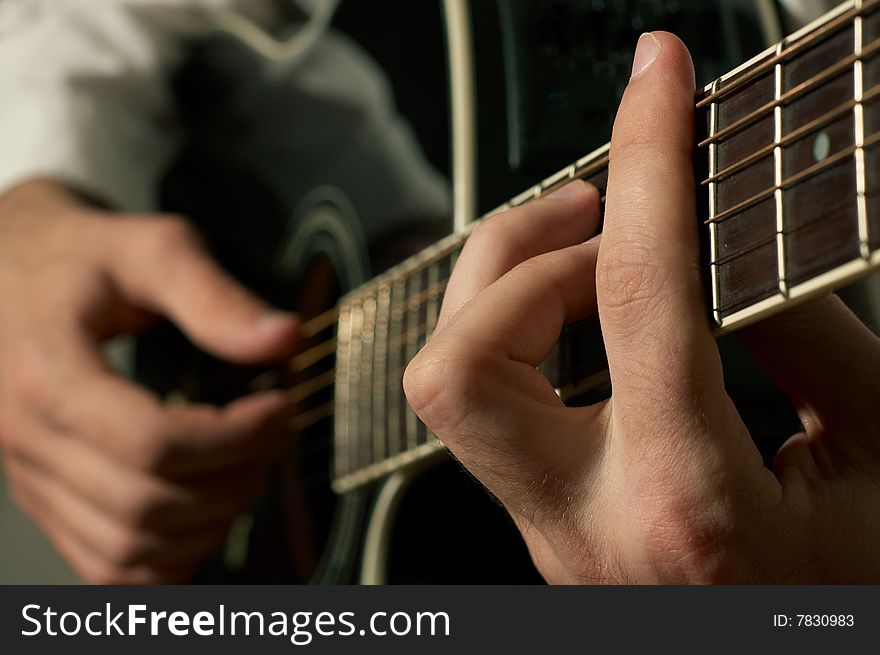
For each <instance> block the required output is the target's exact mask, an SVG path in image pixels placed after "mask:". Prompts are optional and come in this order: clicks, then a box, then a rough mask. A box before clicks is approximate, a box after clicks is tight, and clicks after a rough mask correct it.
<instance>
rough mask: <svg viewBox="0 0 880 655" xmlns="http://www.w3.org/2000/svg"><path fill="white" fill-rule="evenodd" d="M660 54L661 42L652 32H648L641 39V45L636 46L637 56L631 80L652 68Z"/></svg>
mask: <svg viewBox="0 0 880 655" xmlns="http://www.w3.org/2000/svg"><path fill="white" fill-rule="evenodd" d="M659 54H660V42H659V41H658V40H657V37H655V36H654V35H653V34H651V33H650V32H646V33H644V34H642V35H641V36H640V37H639V43H638V45H636V55H635V57H634V58H633V67H632V74H631V75H630V79H632V78H634V77H638V76H639V75H641V74H642V73H644V72H645V71H646V70H648V69H649V68H650V67H651V64H653V63H654V60H655V59H657V55H659Z"/></svg>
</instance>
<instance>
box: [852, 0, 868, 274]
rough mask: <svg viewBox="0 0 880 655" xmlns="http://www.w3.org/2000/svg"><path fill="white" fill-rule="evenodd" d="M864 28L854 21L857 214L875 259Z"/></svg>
mask: <svg viewBox="0 0 880 655" xmlns="http://www.w3.org/2000/svg"><path fill="white" fill-rule="evenodd" d="M861 4H862V2H861V0H857V5H856V6H857V7H861ZM863 29H864V25H863V23H862V17H861V16H858V17H857V18H856V19H855V20H854V22H853V41H854V42H853V51H854V52H855V54H856V57H857V59H856V61H855V63H854V64H853V85H854V86H853V99H854V100H855V105H854V106H853V130H854V134H855V142H856V152H855V165H856V211H857V214H858V221H859V252H860V254H861V256H862V257H863V258H864V259H866V260H868V259H870V257H871V241H870V234H869V229H870V228H869V222H868V199H867V180H866V174H865V148H864V146H865V108H864V104H863V103H864V97H863V95H864V94H863V91H864V70H863V67H864V64H863V61H862V60H863V40H864V32H863Z"/></svg>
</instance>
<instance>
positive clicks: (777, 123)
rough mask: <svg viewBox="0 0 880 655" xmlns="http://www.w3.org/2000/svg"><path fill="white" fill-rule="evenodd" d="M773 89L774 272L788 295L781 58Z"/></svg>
mask: <svg viewBox="0 0 880 655" xmlns="http://www.w3.org/2000/svg"><path fill="white" fill-rule="evenodd" d="M784 44H785V41H780V42H779V44H778V45H777V46H776V51H777V54H778V53H779V52H781V51H782V49H783V47H784ZM773 75H774V90H773V94H774V97H775V98H776V102H777V105H776V106H775V107H774V109H773V143H774V144H775V147H774V148H773V184H774V186H775V187H776V190H775V191H774V192H773V195H774V196H775V197H774V201H775V204H776V273H777V279H778V286H779V293H781V294H782V295H783V296H787V295H788V275H787V274H786V270H785V205H784V204H783V201H782V146H781V145H780V144H781V143H782V105H781V104H778V103H779V99H780V98H781V97H782V59H781V58H780V59H779V63H777V64H776V66H775V67H774V71H773Z"/></svg>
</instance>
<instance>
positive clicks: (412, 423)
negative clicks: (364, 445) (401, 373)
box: [403, 276, 421, 449]
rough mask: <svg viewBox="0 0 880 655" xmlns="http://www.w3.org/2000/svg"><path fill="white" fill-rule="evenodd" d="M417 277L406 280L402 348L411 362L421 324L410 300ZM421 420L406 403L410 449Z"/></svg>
mask: <svg viewBox="0 0 880 655" xmlns="http://www.w3.org/2000/svg"><path fill="white" fill-rule="evenodd" d="M418 280H419V278H418V277H417V276H411V277H410V279H409V280H408V282H407V299H408V301H407V307H406V309H405V312H406V323H405V325H406V332H405V339H406V341H405V344H404V346H403V350H404V352H405V353H406V361H407V362H411V361H412V360H413V358H414V357H415V356H416V354H417V353H418V334H419V329H420V328H421V326H420V325H419V323H420V321H419V306H418V304H417V303H415V302H413V301H412V300H410V299H411V298H415V297H416V296H418V295H419V293H420V292H421V289H420V288H419V284H418ZM420 426H421V422H420V421H419V417H418V416H417V415H416V413H415V412H414V411H413V410H412V408H411V407H410V406H409V405H407V407H406V426H405V429H404V432H405V434H406V448H407V449H412V448H415V447H416V446H418V445H419V431H420Z"/></svg>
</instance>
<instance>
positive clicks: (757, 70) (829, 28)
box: [696, 0, 880, 109]
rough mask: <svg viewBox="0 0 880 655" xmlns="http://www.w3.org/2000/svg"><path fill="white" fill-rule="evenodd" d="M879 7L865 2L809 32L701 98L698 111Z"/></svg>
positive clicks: (876, 0)
mask: <svg viewBox="0 0 880 655" xmlns="http://www.w3.org/2000/svg"><path fill="white" fill-rule="evenodd" d="M878 5H880V0H865V2H863V3H862V5H861V7H858V6H856V7H853V8H852V9H850V10H848V11H846V12H844V13H843V14H841V15H840V16H837V17H835V18H833V19H831V20H830V21H828V22H827V23H825V24H823V25H820V26H819V27H817V28H816V29H815V30H813V31H811V32H809V33H808V34H806V35H804V36H803V37H802V38H800V39H798V40H797V41H795V42H794V43H793V44H791V45H788V46H786V47H785V48H784V49H783V50H781V51H780V52H778V53H776V54H774V55H773V56H771V57H769V58H768V59H766V60H764V61H761V62H759V63H756V64H754V65H753V66H752V67H750V68H749V69H748V70H747V71H746V72H744V73H743V74H742V75H740V76H739V77H736V78H734V80H733V81H732V82H730V84H728V85H727V86H723V87H721V88H719V89H718V90H717V91H714V92H713V93H710V94H708V95H706V96H705V97H703V98H701V99H700V100H699V101H698V102H697V105H696V106H697V109H702V108H703V107H706V106H707V105H710V104H712V103H713V102H716V101H718V100H720V99H721V98H723V97H724V96H727V95H729V94H730V93H732V92H733V91H736V90H737V89H740V88H742V87H743V86H745V85H746V84H748V83H749V82H751V81H752V80H754V79H755V78H757V77H759V76H760V75H763V74H764V73H766V72H767V71H769V70H770V69H771V68H773V67H774V66H775V65H776V64H778V63H780V62H781V61H783V60H784V59H787V58H788V57H789V56H791V55H792V54H795V53H797V52H798V51H800V50H802V49H804V48H806V47H808V46H810V45H812V44H814V43H816V42H817V41H819V40H821V39H822V38H823V37H824V36H826V35H827V34H829V33H830V32H834V31H835V30H837V29H838V28H841V27H844V26H846V25H848V24H849V23H851V22H854V20H855V19H856V18H858V17H860V16H864V15H866V14H869V13H871V12H872V10H874V9H875V8H877V7H878ZM784 42H785V41H784V40H783V41H782V43H784Z"/></svg>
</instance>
